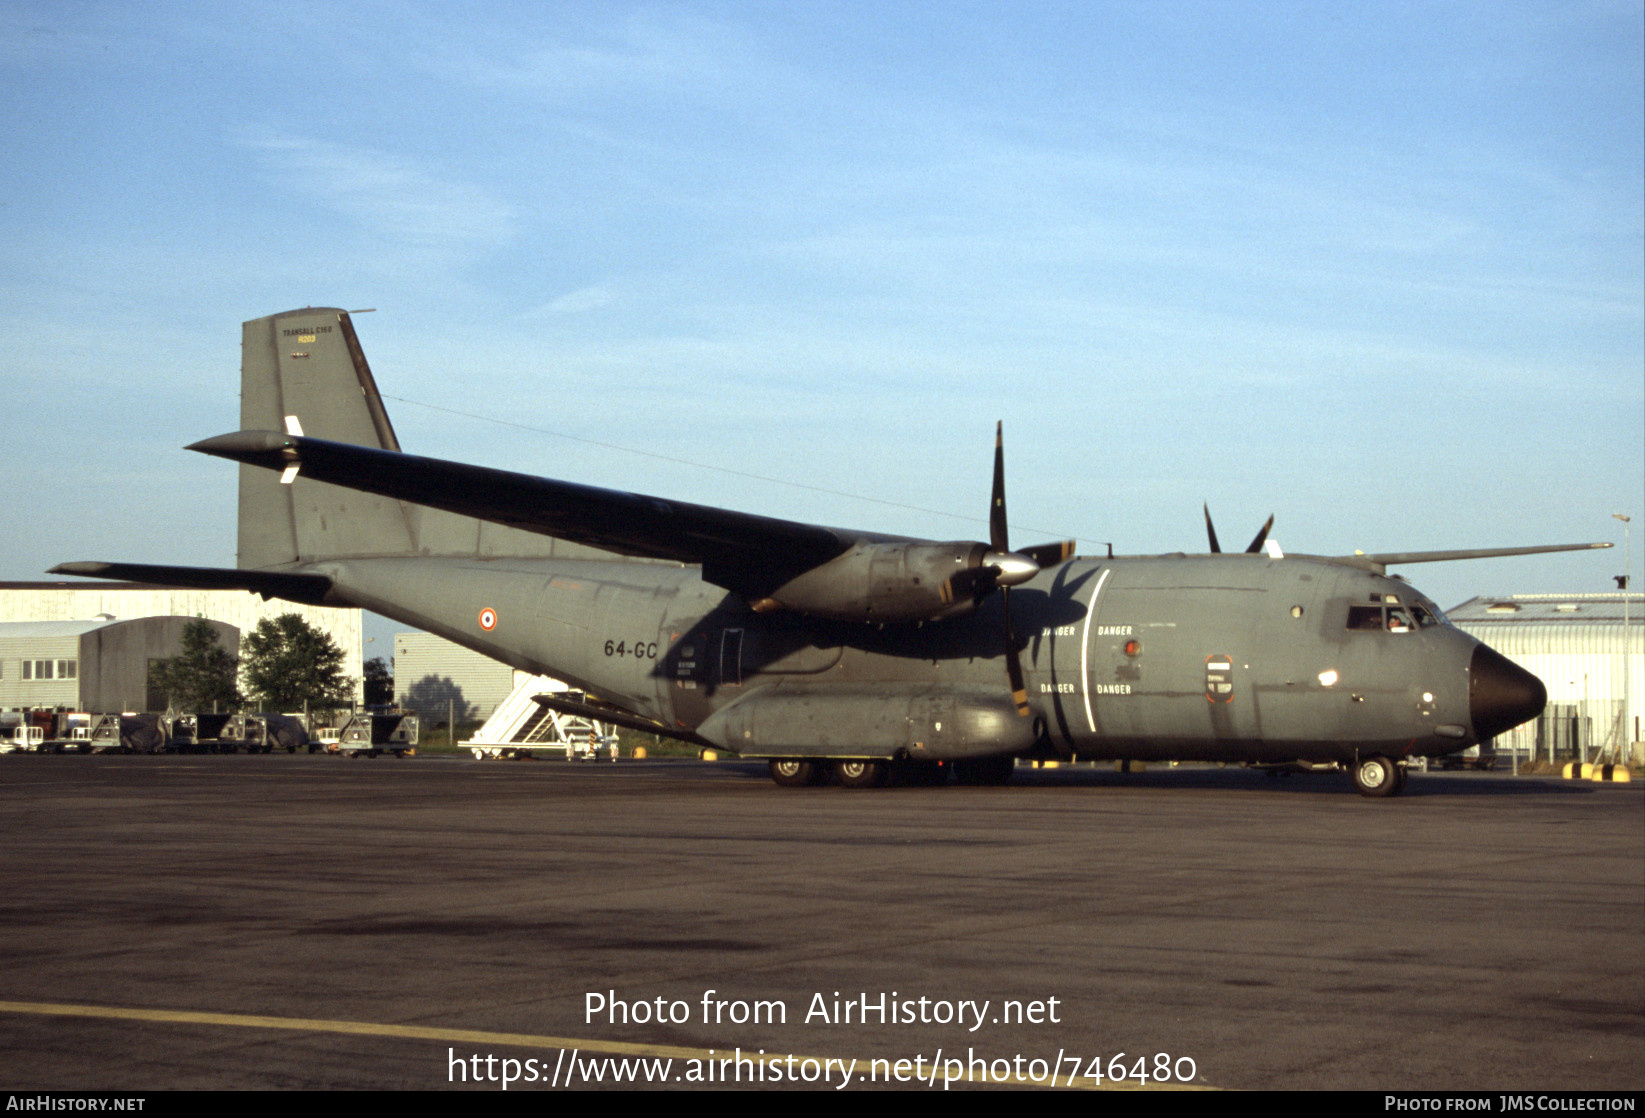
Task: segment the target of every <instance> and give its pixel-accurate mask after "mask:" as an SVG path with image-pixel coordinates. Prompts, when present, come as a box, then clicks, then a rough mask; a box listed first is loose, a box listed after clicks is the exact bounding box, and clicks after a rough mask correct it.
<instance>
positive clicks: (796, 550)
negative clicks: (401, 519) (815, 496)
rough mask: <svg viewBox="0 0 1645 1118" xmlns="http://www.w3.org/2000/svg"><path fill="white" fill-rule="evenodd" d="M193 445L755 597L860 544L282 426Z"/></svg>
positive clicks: (782, 523)
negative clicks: (656, 564)
mask: <svg viewBox="0 0 1645 1118" xmlns="http://www.w3.org/2000/svg"><path fill="white" fill-rule="evenodd" d="M188 449H189V450H196V451H199V452H200V453H202V454H210V455H213V456H215V457H218V458H227V459H230V460H232V461H235V462H243V463H245V464H247V465H251V466H261V467H263V468H265V469H269V470H278V471H281V472H282V473H285V472H286V471H288V470H292V469H293V468H295V475H294V476H295V477H296V478H299V479H301V478H306V479H309V480H313V481H322V482H327V483H329V484H331V485H337V486H342V487H343V488H345V489H354V490H359V491H361V492H364V493H376V494H380V495H381V496H384V497H393V498H396V499H398V500H402V501H410V502H412V503H413V504H418V505H426V506H428V507H430V508H436V509H445V510H447V511H449V512H454V513H460V514H462V515H464V516H471V517H476V518H478V519H481V520H488V521H491V522H493V523H496V524H504V525H507V526H509V527H511V528H518V529H521V530H523V531H527V532H535V533H537V534H539V535H544V536H553V537H555V538H556V539H563V540H571V541H573V542H575V543H581V544H587V545H589V546H591V547H598V548H603V549H604V550H607V551H612V552H616V553H617V554H619V555H632V556H639V557H643V558H651V559H672V560H675V561H678V562H681V563H700V564H702V567H703V578H704V579H705V580H707V581H709V582H712V583H714V584H715V585H716V586H722V587H725V588H726V589H728V590H734V591H737V592H738V593H742V594H747V595H749V596H751V597H758V596H761V595H763V594H765V593H767V592H769V591H770V590H771V589H773V588H775V587H777V586H781V585H782V584H783V583H785V582H787V581H789V580H790V579H792V578H794V577H795V576H796V575H798V574H800V573H802V572H804V571H808V570H810V569H811V568H813V567H816V566H818V565H820V564H822V563H826V562H827V561H828V560H830V559H833V558H835V557H836V556H838V555H841V554H843V553H844V552H845V551H846V550H847V549H848V548H849V547H850V546H851V543H852V542H853V540H852V539H847V538H846V537H845V536H843V535H842V534H837V533H835V532H834V531H832V530H830V529H828V528H822V527H818V526H817V525H814V524H801V523H797V522H794V521H788V520H776V519H772V518H770V517H764V516H753V515H750V514H748V513H740V512H731V511H729V510H727V509H716V508H710V507H708V506H705V505H693V504H687V503H685V502H682V501H668V500H663V499H661V498H658V497H647V496H642V495H640V494H637V493H624V492H621V491H619V490H614V489H599V488H596V487H594V486H590V485H578V484H575V483H573V482H567V481H554V480H552V479H549V478H541V477H533V476H531V475H530V474H518V473H514V472H512V471H509V470H495V469H490V468H488V467H485V466H472V465H467V464H465V463H461V462H449V461H445V460H442V459H438V458H423V457H419V456H417V455H413V454H402V453H399V452H398V451H392V450H383V449H380V448H377V447H367V446H356V445H353V444H350V443H339V442H330V441H327V440H325V439H311V438H305V437H303V436H300V435H288V434H283V433H281V432H278V431H237V432H234V433H233V434H229V435H219V436H217V437H216V438H212V439H206V440H204V441H202V442H197V443H194V444H193V445H191V446H190V447H189V448H188ZM288 476H289V475H288Z"/></svg>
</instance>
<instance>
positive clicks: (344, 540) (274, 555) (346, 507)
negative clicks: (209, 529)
mask: <svg viewBox="0 0 1645 1118" xmlns="http://www.w3.org/2000/svg"><path fill="white" fill-rule="evenodd" d="M240 344H241V352H240V428H241V430H245V431H286V430H290V426H289V425H290V424H291V423H292V422H294V421H295V423H296V424H297V425H298V426H299V427H300V428H301V430H302V431H303V433H305V434H308V435H312V436H313V437H315V438H320V439H330V440H332V441H335V442H345V443H354V444H356V445H358V446H373V447H381V448H384V449H387V450H399V449H400V442H399V440H398V439H397V438H396V437H395V434H394V426H393V424H391V423H390V422H389V419H388V412H387V411H386V410H385V409H384V408H383V401H382V397H381V396H379V395H378V393H377V384H376V381H375V380H373V379H372V376H371V367H370V366H369V365H367V364H366V357H365V352H364V351H363V350H362V349H361V348H360V339H359V338H358V337H357V336H356V335H355V333H354V324H353V322H351V321H350V320H349V316H348V312H347V311H343V310H338V309H337V308H335V307H307V308H304V309H303V310H298V311H285V312H284V313H282V314H276V315H270V316H269V317H267V318H255V319H252V320H251V321H250V322H247V323H246V324H245V325H244V327H243V333H242V336H241V343H240ZM412 528H413V525H412V524H411V522H410V518H409V517H408V515H407V510H406V509H405V508H404V507H403V506H402V505H401V504H400V502H398V501H394V500H391V499H389V498H386V497H375V496H372V495H370V494H366V493H356V492H353V491H351V490H347V489H339V488H337V487H336V486H332V485H326V484H324V483H321V482H315V481H309V480H306V479H303V478H297V479H295V481H294V482H293V481H291V480H289V479H288V480H287V482H286V483H285V484H282V480H281V478H280V477H278V476H277V475H274V474H271V473H269V472H268V471H267V470H259V469H256V468H254V467H251V466H241V467H240V540H239V564H240V566H241V567H243V568H259V567H270V566H277V565H280V564H285V563H295V562H301V561H305V560H313V559H319V558H330V557H337V556H347V555H396V554H408V553H410V552H412V551H414V550H415V547H414V539H413V531H412Z"/></svg>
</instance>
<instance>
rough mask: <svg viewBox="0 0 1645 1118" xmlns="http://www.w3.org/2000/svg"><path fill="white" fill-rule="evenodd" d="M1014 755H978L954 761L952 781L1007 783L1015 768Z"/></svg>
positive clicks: (975, 783) (988, 784) (989, 784)
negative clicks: (969, 758)
mask: <svg viewBox="0 0 1645 1118" xmlns="http://www.w3.org/2000/svg"><path fill="white" fill-rule="evenodd" d="M1016 767H1017V762H1016V758H1014V757H980V758H974V759H972V760H968V761H955V762H954V783H956V784H968V785H971V786H973V787H976V786H998V785H1001V784H1009V783H1010V782H1011V774H1012V773H1013V772H1014V771H1015V770H1016Z"/></svg>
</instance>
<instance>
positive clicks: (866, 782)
mask: <svg viewBox="0 0 1645 1118" xmlns="http://www.w3.org/2000/svg"><path fill="white" fill-rule="evenodd" d="M887 771H888V770H887V766H886V764H885V762H883V761H857V760H851V761H835V762H834V779H835V780H837V781H839V783H840V787H841V788H878V787H879V786H880V785H882V784H884V783H885V778H886V775H887Z"/></svg>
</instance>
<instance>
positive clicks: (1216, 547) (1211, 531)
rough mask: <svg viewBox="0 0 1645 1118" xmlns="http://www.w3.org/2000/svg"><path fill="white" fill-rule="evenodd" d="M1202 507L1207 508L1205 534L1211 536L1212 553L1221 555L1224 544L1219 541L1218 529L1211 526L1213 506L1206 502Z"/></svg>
mask: <svg viewBox="0 0 1645 1118" xmlns="http://www.w3.org/2000/svg"><path fill="white" fill-rule="evenodd" d="M1200 507H1201V508H1203V509H1204V510H1205V534H1206V535H1208V536H1210V537H1211V554H1212V555H1221V554H1222V545H1221V544H1219V543H1218V542H1217V530H1216V529H1215V528H1214V527H1212V526H1211V506H1210V505H1209V504H1205V505H1201V506H1200Z"/></svg>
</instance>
